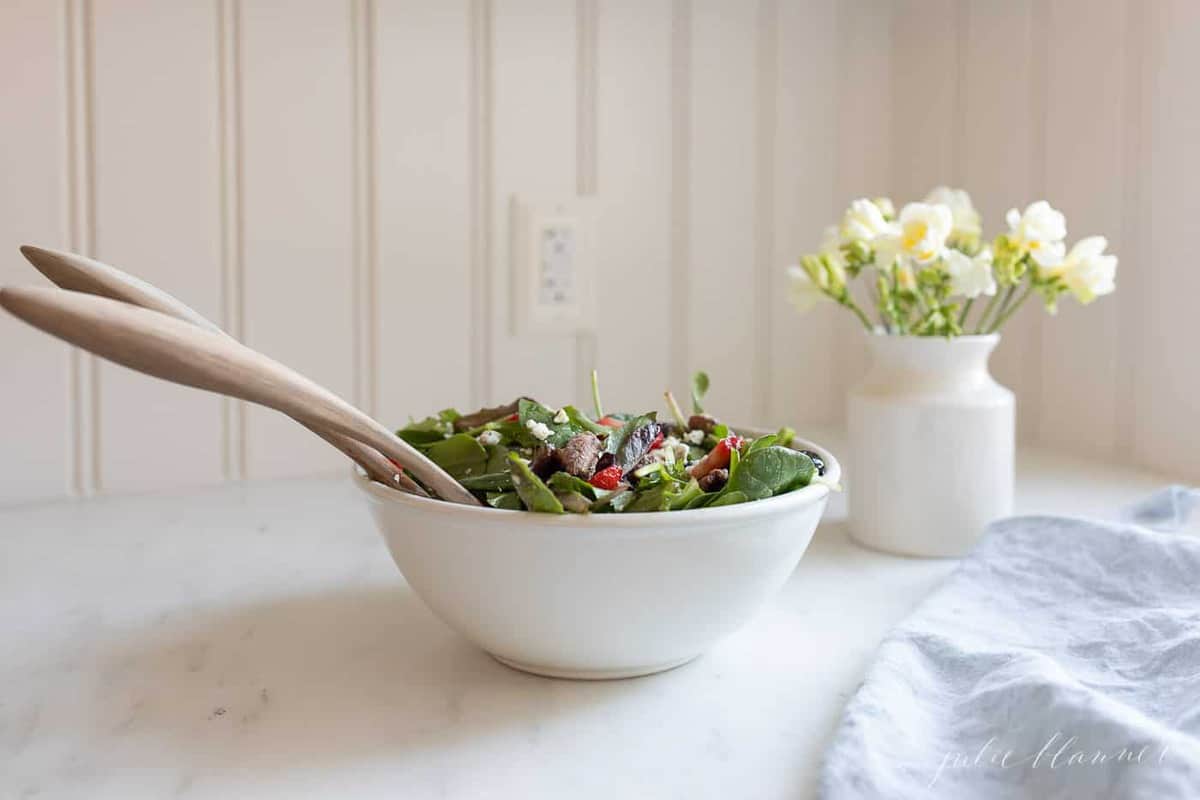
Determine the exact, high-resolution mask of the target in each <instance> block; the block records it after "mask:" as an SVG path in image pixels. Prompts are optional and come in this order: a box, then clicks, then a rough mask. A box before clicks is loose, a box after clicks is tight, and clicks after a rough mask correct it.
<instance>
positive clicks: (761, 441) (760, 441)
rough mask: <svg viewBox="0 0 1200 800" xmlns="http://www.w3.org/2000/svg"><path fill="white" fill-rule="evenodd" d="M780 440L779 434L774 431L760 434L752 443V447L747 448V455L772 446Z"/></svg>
mask: <svg viewBox="0 0 1200 800" xmlns="http://www.w3.org/2000/svg"><path fill="white" fill-rule="evenodd" d="M777 441H779V436H778V435H777V434H774V433H768V434H767V435H766V436H760V437H758V438H757V439H755V440H754V441H753V442H751V443H750V447H749V448H748V449H747V450H746V455H750V454H751V453H753V452H754V451H755V450H761V449H763V448H764V447H770V446H771V445H773V444H775V443H776V442H777Z"/></svg>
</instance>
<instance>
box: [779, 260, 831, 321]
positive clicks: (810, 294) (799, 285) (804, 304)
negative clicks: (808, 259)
mask: <svg viewBox="0 0 1200 800" xmlns="http://www.w3.org/2000/svg"><path fill="white" fill-rule="evenodd" d="M787 274H788V278H789V279H790V281H789V288H788V301H789V302H791V304H792V305H793V306H794V307H795V309H796V310H797V311H799V312H800V313H801V314H803V313H805V312H806V311H810V310H812V307H813V306H815V305H817V304H818V303H820V302H821V301H822V300H829V299H830V297H829V295H827V294H825V290H824V289H823V288H822V287H821V286H820V285H818V284H816V283H814V282H813V279H812V278H810V277H809V276H808V273H807V272H805V271H804V270H803V269H802V268H801V267H796V266H791V267H788V268H787Z"/></svg>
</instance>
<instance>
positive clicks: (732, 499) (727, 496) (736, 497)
mask: <svg viewBox="0 0 1200 800" xmlns="http://www.w3.org/2000/svg"><path fill="white" fill-rule="evenodd" d="M748 499H749V498H748V497H746V493H745V492H722V493H721V496H720V497H718V498H717V499H716V500H713V501H712V502H711V503H709V504H708V507H709V508H716V507H717V506H732V505H737V504H738V503H744V502H746V501H747V500H748Z"/></svg>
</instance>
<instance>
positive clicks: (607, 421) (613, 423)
mask: <svg viewBox="0 0 1200 800" xmlns="http://www.w3.org/2000/svg"><path fill="white" fill-rule="evenodd" d="M596 422H598V423H599V424H601V425H605V426H607V427H609V428H624V427H625V423H624V422H622V421H621V420H619V419H613V418H612V417H610V416H607V415H606V416H603V417H601V418H600V419H598V420H596Z"/></svg>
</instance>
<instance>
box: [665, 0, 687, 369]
mask: <svg viewBox="0 0 1200 800" xmlns="http://www.w3.org/2000/svg"><path fill="white" fill-rule="evenodd" d="M691 28H692V7H691V2H690V0H674V1H673V3H672V7H671V97H670V103H671V194H670V199H669V204H670V205H669V215H670V219H671V250H670V252H671V285H672V286H674V287H676V291H673V292H671V300H670V303H671V304H670V319H671V328H670V330H671V343H670V352H671V364H672V370H671V372H672V374H671V376H670V377H671V383H672V384H673V385H675V386H678V387H681V388H682V387H684V386H687V385H688V372H689V362H688V359H689V358H690V347H689V342H688V335H689V325H688V317H687V308H688V292H687V291H686V288H685V287H687V285H688V280H687V278H688V272H689V262H690V260H691V180H690V178H691V158H692V153H691V149H692V148H691V133H692V130H691V128H692V121H691V113H692V103H691V93H692V74H691V71H692V58H691V46H692V30H691Z"/></svg>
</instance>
